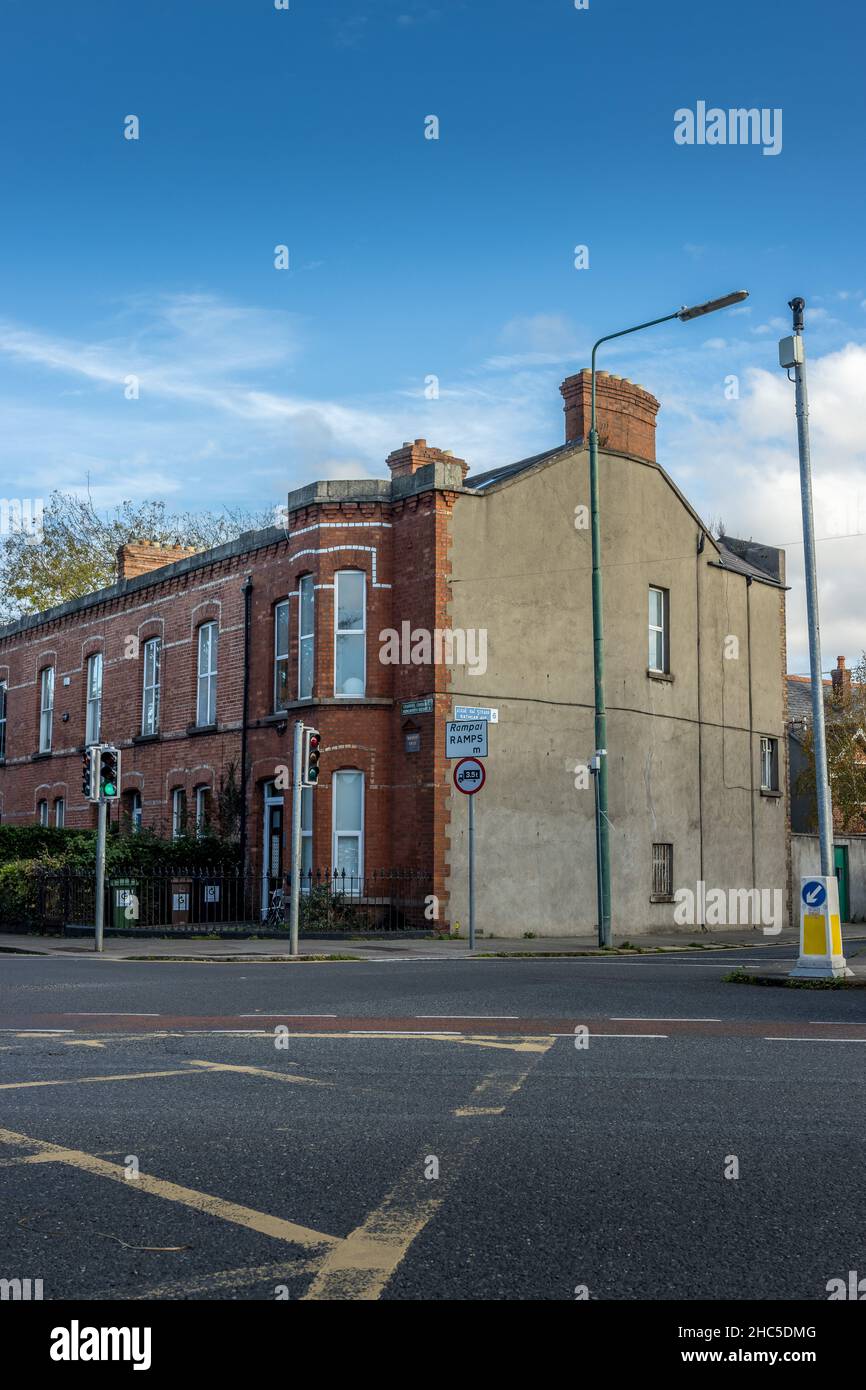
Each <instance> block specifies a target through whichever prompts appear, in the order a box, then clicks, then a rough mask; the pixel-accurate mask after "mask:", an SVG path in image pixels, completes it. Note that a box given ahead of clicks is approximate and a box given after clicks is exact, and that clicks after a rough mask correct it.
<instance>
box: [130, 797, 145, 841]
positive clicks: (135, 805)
mask: <svg viewBox="0 0 866 1390" xmlns="http://www.w3.org/2000/svg"><path fill="white" fill-rule="evenodd" d="M141 814H142V798H141V791H140V789H139V788H138V787H133V788H132V790H131V792H130V793H129V824H130V828H131V830H132V833H133V835H138V834H139V832H140V831H141Z"/></svg>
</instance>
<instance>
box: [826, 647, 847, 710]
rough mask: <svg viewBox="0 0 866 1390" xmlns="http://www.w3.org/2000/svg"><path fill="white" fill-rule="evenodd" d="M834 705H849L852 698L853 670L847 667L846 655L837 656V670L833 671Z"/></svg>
mask: <svg viewBox="0 0 866 1390" xmlns="http://www.w3.org/2000/svg"><path fill="white" fill-rule="evenodd" d="M830 679H831V680H832V682H833V703H834V705H847V703H848V701H849V700H850V699H851V672H850V671H849V670H847V669H846V666H845V658H844V656H837V657H836V670H835V671H833V672H832V673H831V677H830Z"/></svg>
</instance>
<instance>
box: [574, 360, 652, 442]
mask: <svg viewBox="0 0 866 1390" xmlns="http://www.w3.org/2000/svg"><path fill="white" fill-rule="evenodd" d="M559 389H560V391H561V392H562V395H563V397H564V399H565V407H564V409H565V439H566V443H569V444H570V443H572V442H574V441H577V440H583V441H584V442H585V443H587V444H588V443H589V426H590V421H591V418H592V396H591V391H592V373H591V372H590V371H589V370H588V369H587V368H586V367H584V369H583V371H581V372H578V373H577V374H576V375H575V376H569V377H566V379H565V381H564V382H563V383H562V385H561V386H560V388H559ZM658 409H659V403H658V401H657V400H656V398H655V396H653V395H651V394H650V392H649V391H645V390H644V389H643V387H642V386H636V385H635V384H634V382H631V381H626V380H625V378H624V377H621V376H611V375H610V373H609V372H596V374H595V414H596V423H597V426H598V447H599V449H606V450H611V451H612V452H614V453H618V454H631V456H632V457H633V458H639V459H647V460H648V461H649V462H650V463H655V458H656V415H657V414H658Z"/></svg>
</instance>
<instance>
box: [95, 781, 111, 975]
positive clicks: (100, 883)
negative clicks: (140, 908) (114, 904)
mask: <svg viewBox="0 0 866 1390" xmlns="http://www.w3.org/2000/svg"><path fill="white" fill-rule="evenodd" d="M107 811H108V802H107V801H106V800H105V797H104V796H100V798H99V816H98V820H97V822H96V917H95V924H96V930H95V933H94V949H95V950H97V951H101V950H102V937H103V927H104V921H105V827H106V823H107V819H108V818H107V815H106V812H107Z"/></svg>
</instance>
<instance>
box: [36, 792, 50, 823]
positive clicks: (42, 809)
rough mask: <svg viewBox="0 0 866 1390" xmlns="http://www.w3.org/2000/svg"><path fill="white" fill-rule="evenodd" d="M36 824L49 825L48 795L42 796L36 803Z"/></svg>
mask: <svg viewBox="0 0 866 1390" xmlns="http://www.w3.org/2000/svg"><path fill="white" fill-rule="evenodd" d="M36 824H37V825H42V826H47V825H48V799H47V797H40V799H39V800H38V801H37V803H36Z"/></svg>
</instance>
